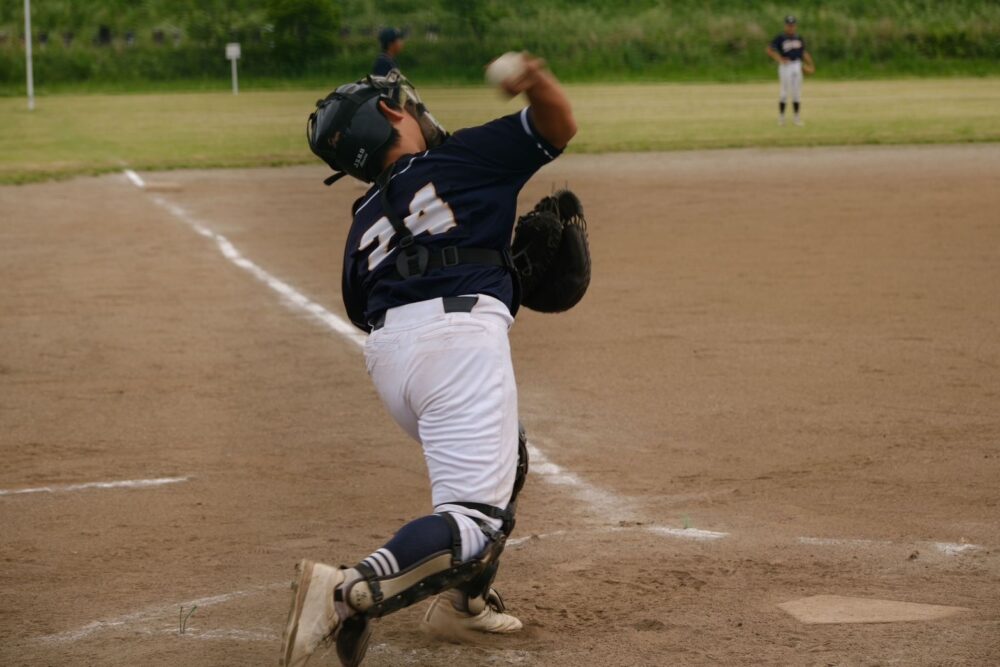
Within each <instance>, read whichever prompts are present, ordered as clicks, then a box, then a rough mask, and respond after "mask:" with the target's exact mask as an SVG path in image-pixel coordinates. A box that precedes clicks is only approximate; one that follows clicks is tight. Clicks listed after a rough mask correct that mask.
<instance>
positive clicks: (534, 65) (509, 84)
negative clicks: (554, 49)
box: [501, 52, 545, 97]
mask: <svg viewBox="0 0 1000 667" xmlns="http://www.w3.org/2000/svg"><path fill="white" fill-rule="evenodd" d="M544 71H545V61H544V60H542V59H541V58H536V57H535V56H533V55H531V54H530V53H527V52H525V53H524V71H523V72H521V76H519V77H517V78H514V79H511V80H509V81H504V82H503V84H501V87H502V88H503V90H504V92H505V93H507V94H508V95H510V96H511V97H514V96H516V95H519V94H521V93H523V92H524V91H526V90H528V89H529V88H531V87H532V86H534V85H535V83H537V82H538V80H539V78H540V76H541V73H542V72H544Z"/></svg>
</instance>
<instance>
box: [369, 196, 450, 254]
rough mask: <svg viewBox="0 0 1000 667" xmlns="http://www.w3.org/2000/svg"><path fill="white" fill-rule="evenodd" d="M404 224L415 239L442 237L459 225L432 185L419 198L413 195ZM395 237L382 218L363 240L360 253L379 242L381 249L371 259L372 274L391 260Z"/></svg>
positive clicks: (388, 224) (374, 252)
mask: <svg viewBox="0 0 1000 667" xmlns="http://www.w3.org/2000/svg"><path fill="white" fill-rule="evenodd" d="M403 223H404V224H405V225H406V226H407V228H409V230H410V231H411V232H413V235H414V236H419V235H421V234H423V233H424V232H427V233H428V234H441V233H443V232H446V231H448V230H449V229H451V228H452V227H454V226H456V225H457V224H458V223H456V222H455V214H454V213H452V212H451V207H450V206H448V204H446V203H445V202H444V200H442V199H441V198H440V197H438V194H437V190H435V189H434V184H433V183H428V184H427V185H425V186H424V187H422V188H420V189H419V190H417V194H415V195H413V200H412V201H411V202H410V214H409V215H408V216H406V217H405V218H403ZM395 234H396V230H395V229H394V228H393V226H392V223H391V222H389V218H387V217H385V216H382V217H381V218H379V219H378V220H377V221H376V222H375V224H374V225H372V226H371V227H369V228H368V231H367V232H365V234H364V236H362V237H361V244H360V245H359V246H358V250H364V249H365V248H367V247H368V246H370V245H371V244H372V243H375V242H376V241H378V247H377V248H375V249H374V250H372V253H371V254H370V255H368V270H369V271H374V270H375V267H377V266H378V265H379V264H381V263H382V262H383V261H384V260H385V258H386V257H388V256H389V252H390V250H389V241H391V240H392V237H393V236H395Z"/></svg>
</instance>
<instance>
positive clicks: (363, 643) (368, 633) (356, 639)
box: [337, 616, 374, 667]
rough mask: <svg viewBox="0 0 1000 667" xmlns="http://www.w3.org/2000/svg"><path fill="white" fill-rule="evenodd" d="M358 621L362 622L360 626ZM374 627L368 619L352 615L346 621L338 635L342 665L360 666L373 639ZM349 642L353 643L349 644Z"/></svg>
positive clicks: (338, 651)
mask: <svg viewBox="0 0 1000 667" xmlns="http://www.w3.org/2000/svg"><path fill="white" fill-rule="evenodd" d="M355 619H356V620H355ZM352 621H353V623H352ZM358 623H360V624H361V625H360V627H359V626H357V625H356V624H358ZM373 629H374V628H372V624H371V621H370V620H368V619H361V618H359V617H357V616H352V617H351V618H349V619H347V620H346V621H344V624H343V626H341V628H340V634H339V635H338V636H337V657H338V658H340V664H341V667H358V665H360V664H361V661H362V660H364V659H365V654H366V653H368V642H369V641H371V638H372V630H373ZM349 643H350V644H352V645H351V646H348V645H347V644H349Z"/></svg>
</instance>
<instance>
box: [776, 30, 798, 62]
mask: <svg viewBox="0 0 1000 667" xmlns="http://www.w3.org/2000/svg"><path fill="white" fill-rule="evenodd" d="M771 48H772V49H774V50H775V51H777V52H778V55H780V56H781V57H783V58H788V59H789V60H802V54H803V53H805V51H806V42H805V40H804V39H802V38H801V37H799V35H798V34H797V33H796V34H795V35H792V36H789V35H786V34H785V33H781V34H780V35H778V36H777V37H775V38H774V40H772V41H771Z"/></svg>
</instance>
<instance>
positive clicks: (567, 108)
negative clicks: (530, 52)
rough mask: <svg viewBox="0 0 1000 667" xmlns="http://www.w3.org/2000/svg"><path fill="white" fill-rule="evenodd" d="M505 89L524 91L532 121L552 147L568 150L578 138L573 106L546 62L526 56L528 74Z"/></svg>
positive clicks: (513, 91)
mask: <svg viewBox="0 0 1000 667" xmlns="http://www.w3.org/2000/svg"><path fill="white" fill-rule="evenodd" d="M505 87H506V88H507V91H508V92H509V93H511V94H517V93H521V92H523V93H524V94H525V95H526V96H527V97H528V104H529V105H530V106H531V120H532V121H533V122H534V124H535V128H536V129H537V130H538V132H539V133H540V134H541V135H542V136H543V137H545V140H546V141H548V142H549V143H550V144H552V145H553V146H555V147H556V148H565V147H566V145H567V144H568V143H569V141H570V139H572V138H573V137H574V136H575V135H576V119H574V118H573V106H572V105H571V104H570V102H569V98H568V97H566V93H565V91H563V88H562V86H561V85H560V84H559V81H558V80H557V79H556V77H555V75H553V74H552V72H550V71H549V70H548V69H547V68H546V67H545V62H544V61H543V60H540V59H538V58H533V57H531V56H526V57H525V71H524V74H523V75H522V76H520V77H519V78H518V80H517V81H516V82H512V84H511V85H507V86H505Z"/></svg>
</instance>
